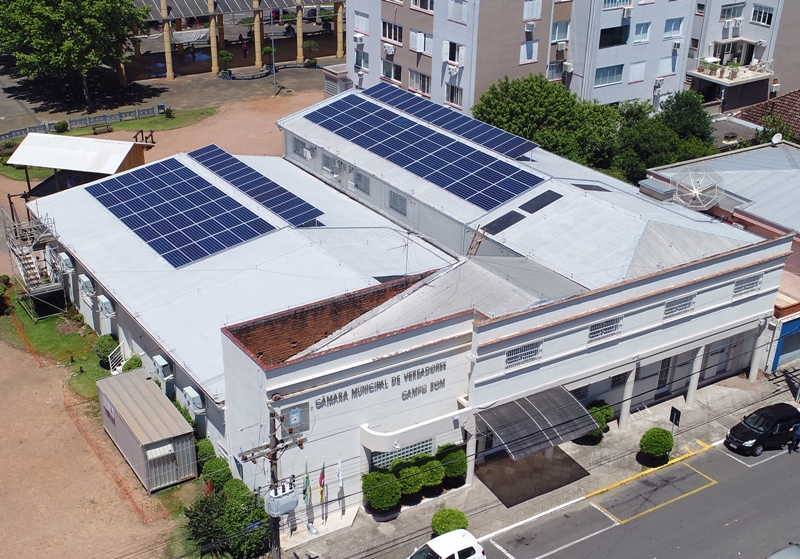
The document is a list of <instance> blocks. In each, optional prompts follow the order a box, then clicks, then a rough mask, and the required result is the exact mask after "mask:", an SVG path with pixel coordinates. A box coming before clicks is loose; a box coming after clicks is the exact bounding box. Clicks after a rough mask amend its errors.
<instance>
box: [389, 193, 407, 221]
mask: <svg viewBox="0 0 800 559" xmlns="http://www.w3.org/2000/svg"><path fill="white" fill-rule="evenodd" d="M406 203H407V200H406V198H405V196H400V195H399V194H398V193H397V192H395V191H394V190H390V191H389V207H390V208H391V209H393V210H394V211H396V212H397V213H399V214H400V215H406Z"/></svg>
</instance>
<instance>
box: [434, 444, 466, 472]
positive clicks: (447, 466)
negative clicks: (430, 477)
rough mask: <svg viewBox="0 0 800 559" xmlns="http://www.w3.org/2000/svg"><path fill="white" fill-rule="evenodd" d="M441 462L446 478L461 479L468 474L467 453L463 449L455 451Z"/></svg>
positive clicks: (441, 459)
mask: <svg viewBox="0 0 800 559" xmlns="http://www.w3.org/2000/svg"><path fill="white" fill-rule="evenodd" d="M439 460H440V462H441V464H442V467H443V468H444V475H445V477H459V476H463V475H464V474H466V473H467V453H466V452H464V451H463V450H462V449H458V450H453V451H451V452H449V453H448V454H446V455H444V456H442V457H441V458H440V459H439Z"/></svg>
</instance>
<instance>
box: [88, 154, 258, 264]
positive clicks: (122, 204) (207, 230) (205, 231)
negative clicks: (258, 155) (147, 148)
mask: <svg viewBox="0 0 800 559" xmlns="http://www.w3.org/2000/svg"><path fill="white" fill-rule="evenodd" d="M86 191H87V192H88V193H89V194H91V195H92V196H94V197H95V198H96V199H97V201H98V202H100V203H101V204H103V205H104V206H105V207H106V208H108V211H110V212H111V213H112V214H114V215H115V216H116V217H117V218H119V220H120V221H122V223H124V224H125V225H126V226H127V227H128V228H129V229H131V231H133V232H134V233H136V235H138V236H139V238H140V239H142V240H143V241H144V242H145V243H147V244H148V245H149V246H150V247H151V248H152V249H153V250H155V251H156V252H157V253H158V254H160V255H161V256H163V257H164V259H165V260H166V261H167V262H169V263H170V264H171V265H172V266H173V267H175V268H178V267H180V266H184V265H186V264H190V263H192V262H194V261H196V260H200V259H201V258H205V257H206V256H209V255H211V254H215V253H217V252H220V251H223V250H225V249H227V248H230V247H233V246H236V245H238V244H241V243H243V242H245V241H248V240H250V239H254V238H255V237H259V236H261V235H263V234H264V233H268V232H269V231H272V230H273V229H274V227H273V226H272V225H270V224H269V223H267V222H266V221H264V220H263V219H261V218H260V217H258V216H257V215H256V214H255V213H253V212H251V211H250V210H248V209H247V208H245V207H244V206H242V205H241V204H239V202H237V201H236V200H234V199H233V198H231V197H230V196H227V195H225V193H224V192H222V191H221V190H220V189H218V188H217V187H215V186H214V185H212V184H211V183H210V182H208V181H207V180H205V179H204V178H202V177H200V176H199V175H197V174H196V173H195V172H194V171H192V170H191V169H188V168H187V167H185V166H183V165H182V164H181V163H179V162H178V161H176V160H174V159H167V160H165V161H161V162H159V163H154V164H152V165H148V166H147V167H140V168H138V169H136V170H135V171H132V172H130V173H125V174H122V175H117V176H115V177H112V178H109V179H107V180H104V181H102V182H98V183H95V184H93V185H90V186H88V187H86Z"/></svg>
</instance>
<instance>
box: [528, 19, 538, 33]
mask: <svg viewBox="0 0 800 559" xmlns="http://www.w3.org/2000/svg"><path fill="white" fill-rule="evenodd" d="M535 29H536V22H535V21H526V22H525V33H533V31H534V30H535Z"/></svg>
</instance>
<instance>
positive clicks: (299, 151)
mask: <svg viewBox="0 0 800 559" xmlns="http://www.w3.org/2000/svg"><path fill="white" fill-rule="evenodd" d="M305 149H306V144H305V142H304V141H303V140H300V139H298V138H292V152H293V153H294V154H295V155H299V156H300V157H303V156H304V150H305Z"/></svg>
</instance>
